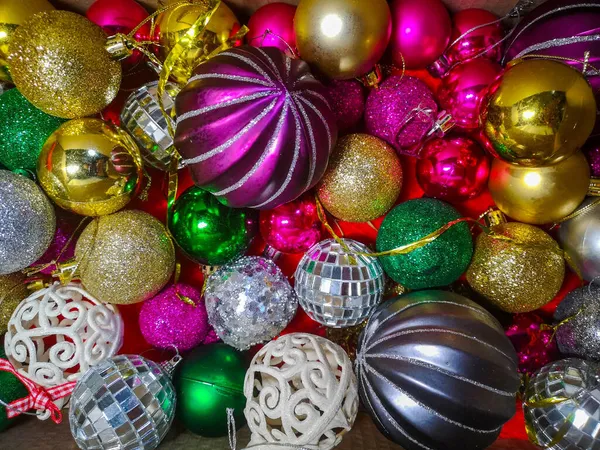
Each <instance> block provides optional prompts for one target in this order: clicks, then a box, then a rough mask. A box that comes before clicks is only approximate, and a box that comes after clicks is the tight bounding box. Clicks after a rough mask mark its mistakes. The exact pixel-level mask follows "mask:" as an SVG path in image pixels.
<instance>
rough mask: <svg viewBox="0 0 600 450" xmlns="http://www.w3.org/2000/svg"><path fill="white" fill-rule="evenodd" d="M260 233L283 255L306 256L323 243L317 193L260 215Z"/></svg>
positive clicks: (262, 212)
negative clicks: (308, 251)
mask: <svg viewBox="0 0 600 450" xmlns="http://www.w3.org/2000/svg"><path fill="white" fill-rule="evenodd" d="M260 234H261V235H262V237H263V239H264V240H265V242H266V243H267V244H268V245H270V246H271V247H273V248H274V249H275V250H278V251H280V252H282V253H304V252H306V251H307V250H308V249H309V248H311V247H312V246H313V245H315V244H316V243H317V242H319V241H320V240H321V234H322V227H321V221H320V220H319V216H318V214H317V205H316V203H315V197H314V195H313V194H306V195H304V196H302V197H300V198H299V199H298V200H294V201H293V202H290V203H286V204H285V205H281V206H279V207H277V208H275V209H272V210H270V211H261V213H260Z"/></svg>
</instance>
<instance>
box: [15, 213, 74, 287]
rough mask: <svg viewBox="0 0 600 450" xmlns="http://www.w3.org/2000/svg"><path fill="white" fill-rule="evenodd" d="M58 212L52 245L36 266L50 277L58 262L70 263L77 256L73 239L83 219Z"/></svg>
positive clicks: (40, 271) (41, 272)
mask: <svg viewBox="0 0 600 450" xmlns="http://www.w3.org/2000/svg"><path fill="white" fill-rule="evenodd" d="M56 212H57V213H58V214H57V216H56V231H55V232H54V238H53V239H52V243H51V244H50V247H48V250H46V252H45V253H44V254H43V255H42V257H41V258H40V259H38V260H37V261H36V262H35V264H34V266H36V270H37V271H39V272H37V273H40V274H43V275H49V276H51V275H52V272H54V271H55V270H56V269H57V263H58V262H60V261H63V262H64V261H68V260H70V259H72V258H73V256H74V255H75V244H76V239H73V237H74V236H75V234H76V231H77V228H78V226H79V224H80V223H81V217H79V216H76V215H75V214H70V213H67V212H66V211H62V210H57V211H56ZM25 297H26V296H25ZM25 297H23V298H25Z"/></svg>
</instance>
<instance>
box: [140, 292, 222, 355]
mask: <svg viewBox="0 0 600 450" xmlns="http://www.w3.org/2000/svg"><path fill="white" fill-rule="evenodd" d="M191 303H194V304H191ZM139 321H140V330H141V331H142V335H143V336H144V339H146V342H148V343H149V344H150V345H152V346H153V347H155V348H159V349H169V348H172V347H173V346H175V347H177V349H178V350H179V351H181V352H183V351H186V350H190V349H192V348H194V347H196V346H198V345H200V344H209V343H212V342H215V334H214V331H213V330H212V328H211V326H210V325H209V323H208V314H207V312H206V306H205V305H204V301H203V300H202V294H201V293H200V291H199V290H198V289H196V288H193V287H191V286H188V285H186V284H181V283H178V284H174V285H171V286H170V287H168V288H166V289H163V290H162V291H161V292H160V293H159V294H157V295H156V296H155V297H153V298H151V299H150V300H147V301H146V302H144V304H143V305H142V310H141V311H140V317H139Z"/></svg>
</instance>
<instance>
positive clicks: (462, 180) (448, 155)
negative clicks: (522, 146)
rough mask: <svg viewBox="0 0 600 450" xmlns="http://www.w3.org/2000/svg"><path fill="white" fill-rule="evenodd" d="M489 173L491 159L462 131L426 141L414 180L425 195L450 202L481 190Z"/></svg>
mask: <svg viewBox="0 0 600 450" xmlns="http://www.w3.org/2000/svg"><path fill="white" fill-rule="evenodd" d="M489 174H490V162H489V159H488V157H487V156H486V154H485V152H484V151H483V149H482V148H481V146H480V145H479V144H478V143H477V142H475V141H474V140H473V139H470V138H468V137H466V136H461V135H449V136H445V137H443V138H436V139H433V140H431V141H429V142H427V143H426V144H425V146H424V147H423V151H422V153H421V159H419V161H417V180H418V182H419V184H420V185H421V188H422V189H423V191H424V192H425V195H427V196H429V197H435V198H439V199H443V200H446V201H448V202H450V203H454V202H461V201H464V200H467V199H469V198H473V197H475V196H477V195H478V194H480V193H481V191H482V190H483V189H484V188H485V186H486V184H487V179H488V176H489Z"/></svg>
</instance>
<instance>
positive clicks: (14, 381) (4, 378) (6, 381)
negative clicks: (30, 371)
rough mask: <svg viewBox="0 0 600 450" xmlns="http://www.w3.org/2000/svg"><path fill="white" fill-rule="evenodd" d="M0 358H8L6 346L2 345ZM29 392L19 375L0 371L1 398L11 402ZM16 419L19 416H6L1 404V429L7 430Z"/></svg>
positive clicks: (5, 401)
mask: <svg viewBox="0 0 600 450" xmlns="http://www.w3.org/2000/svg"><path fill="white" fill-rule="evenodd" d="M0 358H3V359H6V354H5V353H4V348H1V347H0ZM27 394H29V391H27V388H26V387H25V385H24V384H23V383H21V381H20V380H19V379H18V378H17V377H15V376H14V375H13V374H12V373H9V372H3V371H0V400H2V401H3V402H4V403H11V402H14V401H15V400H18V399H20V398H23V397H26V396H27ZM15 420H17V417H15V418H14V419H9V418H8V417H7V416H6V408H5V407H4V406H2V405H0V431H4V430H6V429H7V428H8V427H9V426H11V425H12V423H13V422H14V421H15Z"/></svg>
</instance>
